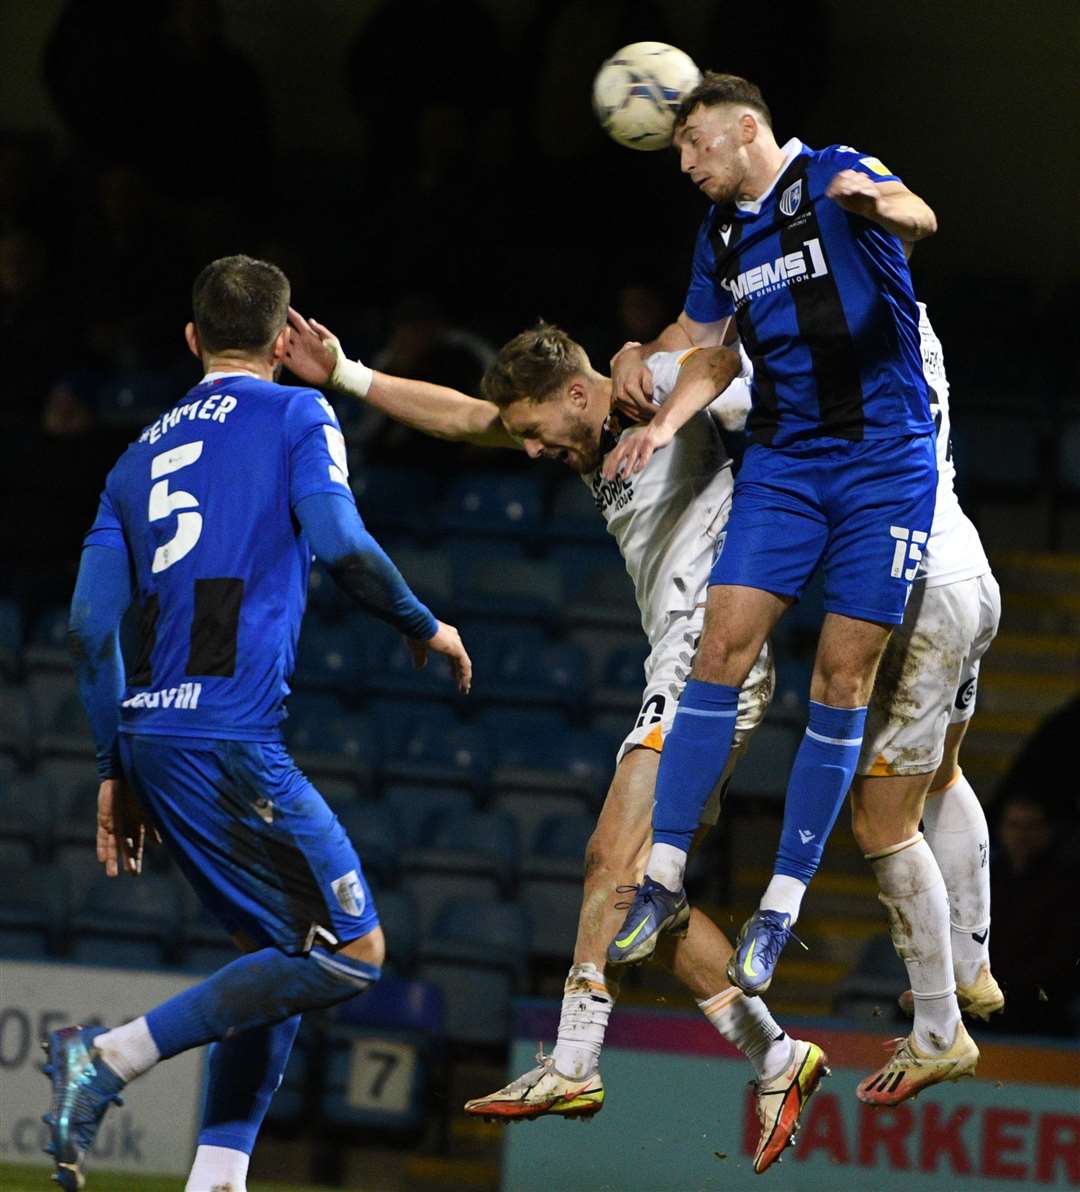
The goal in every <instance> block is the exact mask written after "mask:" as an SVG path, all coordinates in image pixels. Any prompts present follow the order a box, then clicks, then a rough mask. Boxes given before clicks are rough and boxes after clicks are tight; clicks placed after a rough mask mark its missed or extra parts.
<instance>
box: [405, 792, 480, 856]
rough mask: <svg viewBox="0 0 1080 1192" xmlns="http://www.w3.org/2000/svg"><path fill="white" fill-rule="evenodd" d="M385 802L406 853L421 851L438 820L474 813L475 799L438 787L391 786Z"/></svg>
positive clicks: (462, 793) (463, 793)
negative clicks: (415, 849) (414, 850)
mask: <svg viewBox="0 0 1080 1192" xmlns="http://www.w3.org/2000/svg"><path fill="white" fill-rule="evenodd" d="M383 802H384V803H385V804H386V806H387V807H388V808H389V809H390V813H391V814H392V815H393V817H394V823H395V824H396V825H397V830H398V834H399V836H400V840H401V846H402V848H405V849H412V848H418V847H419V846H420V843H421V841H423V840H426V839H427V838H428V836H429V834H430V833H429V831H428V829H429V827H430V826H431V822H432V820H433V819H434V818H435V817H437V816H445V815H462V814H465V813H467V812H469V811H471V810H472V798H471V796H469V795H468V794H466V793H465V791H463V790H458V789H453V788H441V787H437V786H407V785H391V786H388V787H386V788H385V790H384V791H383Z"/></svg>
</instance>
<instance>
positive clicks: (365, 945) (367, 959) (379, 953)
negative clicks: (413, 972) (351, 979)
mask: <svg viewBox="0 0 1080 1192" xmlns="http://www.w3.org/2000/svg"><path fill="white" fill-rule="evenodd" d="M339 952H340V954H341V955H344V956H348V957H349V958H350V959H351V960H358V961H360V963H361V964H367V965H371V967H372V968H375V969H381V968H382V966H383V964H384V962H385V961H386V936H385V935H383V929H382V928H381V927H375V928H373V929H372V930H371V931H369V932H368V933H367V935H362V936H360V937H359V938H357V939H354V940H349V942H348V943H347V944H345V945H344V946H343V947H341V948H340V949H339Z"/></svg>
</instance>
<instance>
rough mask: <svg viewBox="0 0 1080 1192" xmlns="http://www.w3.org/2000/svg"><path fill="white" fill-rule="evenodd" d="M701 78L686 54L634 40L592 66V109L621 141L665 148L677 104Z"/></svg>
mask: <svg viewBox="0 0 1080 1192" xmlns="http://www.w3.org/2000/svg"><path fill="white" fill-rule="evenodd" d="M700 79H701V72H700V71H699V70H698V68H697V67H696V66H695V65H694V60H693V59H692V58H691V57H690V55H689V54H684V53H683V51H682V50H679V49H676V48H675V46H669V45H666V44H665V43H664V42H662V41H635V42H634V44H633V45H629V46H623V48H622V49H621V50H619V51H618V52H617V53H615V54H612V56H611V57H610V58H609V59H608V60H607V61H606V62H605V63H604V65H603V66H601V67H600V69H599V70H598V71H597V72H596V78H595V79H594V80H593V111H594V112H596V117H597V119H598V120H599V121H600V123H601V124H602V125H603V128H604V131H605V132H606V133H607V134H608V136H609V137H611V138H612V140H615V141H618V142H619V144H620V145H625V146H626V147H627V148H628V149H645V150H650V149H666V148H667V147H668V145H670V144H671V132H672V127H673V126H674V123H675V109H676V108H677V107H678V106H679V104H680V102H681V101H682V98H683V96H684V95H685V94H686V93H687V92H688V91H691V90H693V88H694V87H696V86H697V84H698V82H699V81H700Z"/></svg>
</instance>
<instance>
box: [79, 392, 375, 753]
mask: <svg viewBox="0 0 1080 1192" xmlns="http://www.w3.org/2000/svg"><path fill="white" fill-rule="evenodd" d="M326 492H331V493H339V494H342V495H344V496H345V497H347V498H348V499H349V500H350V501H351V500H352V493H351V491H350V489H349V485H348V468H347V465H346V460H345V442H344V439H343V438H342V436H341V431H340V429H339V428H338V423H337V418H336V417H335V415H334V412H333V409H332V408H331V406H330V405H329V404H328V403H327V402H326V401H325V400H324V398H322V397H321V396H320V395H319V394H318V393H316V392H315V391H314V390H312V389H300V388H295V387H291V386H285V385H276V384H273V383H272V382H270V381H263V380H259V379H258V378H256V377H252V376H249V375H246V374H245V375H237V374H231V375H222V374H217V375H211V376H209V377H207V378H205V379H204V380H203V382H202V383H201V384H199V385H197V386H196V387H195V388H194V389H192V390H191V391H190V392H189V393H187V394H186V395H185V396H184V397H183V398H181V400H180V401H179V402H178V403H177V405H175V406H174V407H173V408H172V410H170V411H169V412H168V413H167V414H163V415H162V416H161V417H160V418H159V419H158V420H157V421H156V422H155V423H153V425H152V426H149V427H147V428H146V430H144V431H143V433H142V434H141V435H140V437H139V439H138V440H137V441H136V442H134V443H132V444H131V446H130V447H129V448H128V449H127V451H125V452H124V454H123V455H122V456H121V457H120V459H119V461H118V462H117V464H116V466H115V467H114V468H113V470H112V471H111V472H110V473H109V478H108V480H107V481H106V485H105V491H104V493H103V494H102V497H101V503H100V506H99V508H98V514H97V518H96V520H95V522H94V524H93V526H92V527H91V529H90V532H89V533H88V534H87V536H86V543H87V545H92V546H106V547H113V548H115V549H117V550H121V551H125V552H126V553H127V554H128V557H129V559H130V563H131V568H132V573H133V576H134V583H133V587H134V589H135V599H136V601H137V602H138V607H139V614H140V629H141V632H140V651H139V657H138V659H137V661H136V662H135V663H134V666H133V667H131V669H130V670H129V673H128V682H127V688H126V690H125V692H124V698H123V702H122V704H121V709H120V731H121V732H134V733H154V734H164V735H168V736H193V737H229V738H240V739H247V740H262V741H265V740H273V739H275V738H276V737H277V736H278V735H279V732H280V729H279V725H280V722H281V720H282V719H283V718H284V702H285V698H286V696H287V695H288V694H289V687H288V679H289V677H290V676H291V674H292V671H293V666H294V662H295V657H296V642H297V638H298V636H299V633H300V622H301V619H302V617H303V614H304V605H305V603H306V600H307V581H308V573H309V571H310V569H311V547H310V545H309V543H308V541H307V537H306V535H305V534H304V533H303V531H302V530H301V529H300V526H299V523H298V522H297V520H296V517H295V516H294V513H293V510H294V509H295V508H296V506H297V505H298V504H299V502H300V501H302V500H303V499H304V498H305V497H309V496H312V495H313V494H315V493H326Z"/></svg>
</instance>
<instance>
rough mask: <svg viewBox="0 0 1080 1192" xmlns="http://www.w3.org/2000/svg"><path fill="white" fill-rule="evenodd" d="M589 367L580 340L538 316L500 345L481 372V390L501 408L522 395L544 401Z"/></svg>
mask: <svg viewBox="0 0 1080 1192" xmlns="http://www.w3.org/2000/svg"><path fill="white" fill-rule="evenodd" d="M591 371H592V368H591V366H590V364H589V358H588V356H586V355H585V349H584V348H583V347H582V346H581V344H579V343H578V342H577V341H576V340H573V339H571V338H570V336H569V335H567V334H566V332H565V331H563V329H562V328H561V327H556V326H555V325H554V324H553V323H545V322H544V321H543V319H541V320H540V321H539V322H538V323H537V324H536V326H535V327H530V328H529V330H528V331H522V332H521V334H520V335H515V336H514V338H513V339H512V340H510V341H509V343H505V344H503V346H502V347H501V348H500V349H499V354H498V355H497V356H496V357H495V360H494V363H493V364H492V365H491V367H490V368H489V369H488V371H487V373H486V375H485V376H484V380H483V383H482V388H483V394H484V396H485V397H486V398H487V399H488V401H490V402H494V403H495V405H497V406H498V407H499V408H500V409H502V408H505V407H506V406H509V405H511V404H512V403H513V402H516V401H521V400H522V399H525V400H527V401H546V400H547V399H548V398H549V397H552V396H553V395H554V394H555V393H556V391H557V390H559V389H561V388H562V387H563V385H565V384H566V382H567V381H569V380H570V379H571V377H576V376H578V375H580V374H581V373H588V372H591Z"/></svg>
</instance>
